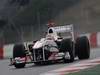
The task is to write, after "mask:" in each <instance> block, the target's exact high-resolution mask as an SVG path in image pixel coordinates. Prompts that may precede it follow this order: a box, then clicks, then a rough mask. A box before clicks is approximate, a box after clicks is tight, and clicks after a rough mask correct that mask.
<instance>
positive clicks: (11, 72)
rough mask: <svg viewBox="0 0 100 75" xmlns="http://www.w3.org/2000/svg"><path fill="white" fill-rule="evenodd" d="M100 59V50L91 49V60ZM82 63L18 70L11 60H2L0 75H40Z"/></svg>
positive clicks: (29, 65)
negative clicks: (10, 64) (11, 64)
mask: <svg viewBox="0 0 100 75" xmlns="http://www.w3.org/2000/svg"><path fill="white" fill-rule="evenodd" d="M98 57H100V48H94V49H91V57H90V59H95V58H98ZM77 62H80V60H76V61H75V62H73V63H66V64H65V63H56V64H50V65H44V66H35V65H34V64H28V65H26V67H25V68H22V69H16V68H14V67H13V66H8V65H9V60H7V59H6V60H0V75H40V74H42V73H45V72H48V71H51V70H55V69H59V68H62V67H65V66H68V65H70V64H75V63H77Z"/></svg>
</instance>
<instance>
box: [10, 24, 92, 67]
mask: <svg viewBox="0 0 100 75" xmlns="http://www.w3.org/2000/svg"><path fill="white" fill-rule="evenodd" d="M75 57H78V58H79V59H88V58H89V57H90V44H89V40H88V38H87V37H86V36H81V37H77V38H76V40H75V38H74V31H73V25H66V26H58V27H50V28H49V29H48V32H47V35H46V37H45V38H41V39H40V40H38V41H35V42H34V43H33V44H30V45H28V49H26V47H25V46H24V45H23V44H15V45H14V48H13V58H12V59H11V65H14V66H15V67H16V68H22V67H25V65H26V64H27V63H34V64H36V65H40V64H48V63H52V62H59V61H62V62H73V61H74V58H75ZM29 59H30V61H28V60H29Z"/></svg>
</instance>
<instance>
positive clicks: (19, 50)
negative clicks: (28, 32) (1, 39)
mask: <svg viewBox="0 0 100 75" xmlns="http://www.w3.org/2000/svg"><path fill="white" fill-rule="evenodd" d="M25 56H26V54H25V46H24V45H23V44H15V45H14V47H13V59H15V58H16V57H25ZM14 66H15V67H16V68H23V67H25V63H15V64H14Z"/></svg>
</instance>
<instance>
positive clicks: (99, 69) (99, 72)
mask: <svg viewBox="0 0 100 75" xmlns="http://www.w3.org/2000/svg"><path fill="white" fill-rule="evenodd" d="M67 75H100V65H97V66H95V67H93V68H89V69H85V70H81V71H79V72H76V73H70V74H67Z"/></svg>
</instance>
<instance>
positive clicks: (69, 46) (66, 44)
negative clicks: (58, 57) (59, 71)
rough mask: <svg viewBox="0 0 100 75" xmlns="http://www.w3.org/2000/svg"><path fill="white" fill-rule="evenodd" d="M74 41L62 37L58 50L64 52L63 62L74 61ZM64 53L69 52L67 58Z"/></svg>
mask: <svg viewBox="0 0 100 75" xmlns="http://www.w3.org/2000/svg"><path fill="white" fill-rule="evenodd" d="M73 46H74V43H73V42H72V41H71V39H64V40H62V42H61V47H60V50H61V51H62V52H64V54H65V55H64V58H63V59H64V62H65V63H66V62H73V61H74V49H73V48H74V47H73ZM66 53H68V54H69V58H66Z"/></svg>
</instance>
